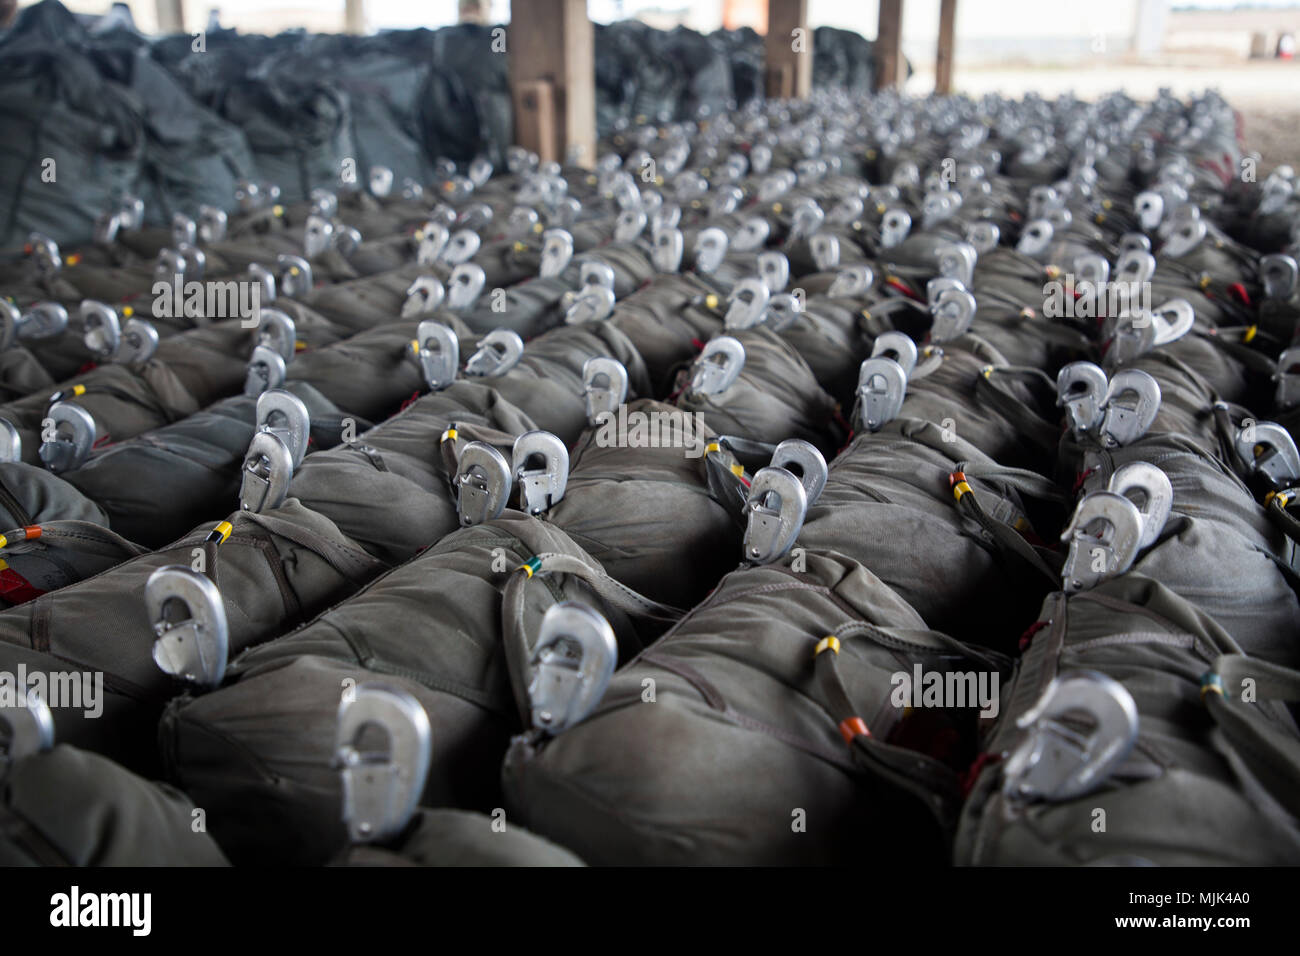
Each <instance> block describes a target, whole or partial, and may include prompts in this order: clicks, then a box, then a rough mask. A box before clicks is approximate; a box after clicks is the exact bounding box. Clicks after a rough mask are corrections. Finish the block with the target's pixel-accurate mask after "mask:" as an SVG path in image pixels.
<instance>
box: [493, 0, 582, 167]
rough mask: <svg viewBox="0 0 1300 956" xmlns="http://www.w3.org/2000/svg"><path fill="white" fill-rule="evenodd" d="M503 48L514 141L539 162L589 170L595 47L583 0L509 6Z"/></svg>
mask: <svg viewBox="0 0 1300 956" xmlns="http://www.w3.org/2000/svg"><path fill="white" fill-rule="evenodd" d="M506 47H507V50H508V51H509V52H508V55H509V57H510V89H511V99H512V101H513V102H514V106H515V142H516V143H518V144H519V145H520V146H523V147H525V148H526V149H531V150H533V151H534V152H535V153H537V155H538V156H539V157H541V160H542V161H543V162H549V161H551V160H554V161H556V162H561V163H562V162H565V161H566V160H569V161H573V162H576V163H577V164H578V165H579V166H585V167H587V168H588V169H590V168H591V167H592V166H594V165H595V163H596V46H595V31H594V30H593V29H592V26H591V21H590V20H589V19H588V18H587V2H586V0H523V2H513V3H511V5H510V30H509V35H508V36H507V38H506ZM539 84H542V85H539ZM543 86H547V87H549V90H546V89H543ZM548 111H549V116H548Z"/></svg>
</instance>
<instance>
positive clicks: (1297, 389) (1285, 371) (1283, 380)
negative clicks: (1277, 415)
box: [1273, 347, 1300, 408]
mask: <svg viewBox="0 0 1300 956" xmlns="http://www.w3.org/2000/svg"><path fill="white" fill-rule="evenodd" d="M1273 381H1275V382H1277V391H1276V397H1277V404H1278V407H1279V408H1291V407H1292V406H1293V405H1296V404H1300V347H1296V348H1289V349H1287V350H1286V351H1285V352H1283V353H1282V354H1281V355H1279V356H1278V359H1277V369H1276V371H1274V372H1273Z"/></svg>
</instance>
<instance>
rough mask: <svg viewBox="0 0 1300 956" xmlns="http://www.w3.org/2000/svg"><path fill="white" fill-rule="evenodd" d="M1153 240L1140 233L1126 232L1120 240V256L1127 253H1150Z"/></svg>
mask: <svg viewBox="0 0 1300 956" xmlns="http://www.w3.org/2000/svg"><path fill="white" fill-rule="evenodd" d="M1150 251H1151V239H1150V238H1149V237H1147V236H1144V235H1142V233H1140V232H1126V233H1124V235H1122V236H1120V239H1119V254H1120V256H1121V257H1122V256H1123V255H1124V253H1126V252H1150Z"/></svg>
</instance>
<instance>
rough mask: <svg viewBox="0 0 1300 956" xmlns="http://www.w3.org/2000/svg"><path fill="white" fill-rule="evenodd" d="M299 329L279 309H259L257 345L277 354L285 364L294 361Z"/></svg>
mask: <svg viewBox="0 0 1300 956" xmlns="http://www.w3.org/2000/svg"><path fill="white" fill-rule="evenodd" d="M297 341H298V327H297V325H296V324H295V323H294V321H293V319H291V318H290V317H289V316H288V315H287V314H285V313H284V312H281V311H280V310H279V309H259V310H258V317H257V345H261V346H264V347H265V348H268V349H270V350H271V351H272V352H275V353H277V354H278V355H279V356H280V357H281V358H282V359H284V362H285V364H286V365H287V364H288V363H289V362H291V361H293V356H294V351H295V349H296V348H297Z"/></svg>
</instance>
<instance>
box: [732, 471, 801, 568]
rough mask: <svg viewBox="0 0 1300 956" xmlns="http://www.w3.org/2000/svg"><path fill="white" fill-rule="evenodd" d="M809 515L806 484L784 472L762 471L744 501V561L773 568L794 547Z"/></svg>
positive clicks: (754, 480) (752, 483) (751, 485)
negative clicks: (771, 565) (805, 518)
mask: <svg viewBox="0 0 1300 956" xmlns="http://www.w3.org/2000/svg"><path fill="white" fill-rule="evenodd" d="M807 513H808V494H807V492H806V491H805V490H804V486H803V483H802V482H801V481H800V480H799V479H798V478H796V477H795V476H794V475H793V474H791V473H790V472H789V471H787V470H786V469H785V468H781V467H776V466H772V465H769V466H768V467H766V468H761V469H759V471H758V473H757V474H756V475H754V477H753V480H752V481H751V482H750V485H749V496H748V498H747V500H746V501H745V540H744V548H745V560H746V561H748V562H750V563H751V564H771V563H772V562H773V561H776V560H778V559H779V558H780V557H781V556H782V555H784V554H785V553H786V552H787V551H789V550H790V548H791V547H793V545H794V543H795V540H796V539H797V538H798V537H799V532H800V530H802V528H803V522H804V517H805V515H807Z"/></svg>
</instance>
